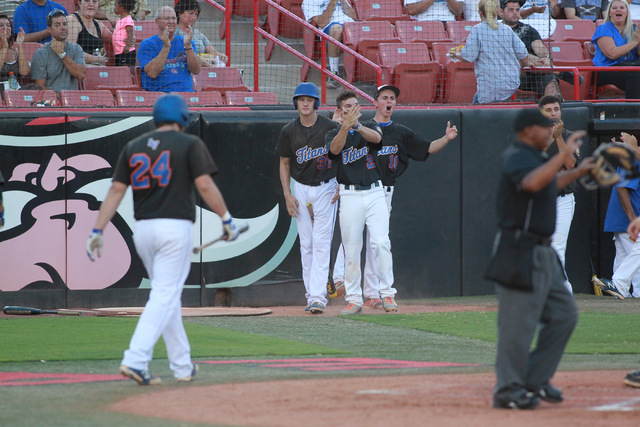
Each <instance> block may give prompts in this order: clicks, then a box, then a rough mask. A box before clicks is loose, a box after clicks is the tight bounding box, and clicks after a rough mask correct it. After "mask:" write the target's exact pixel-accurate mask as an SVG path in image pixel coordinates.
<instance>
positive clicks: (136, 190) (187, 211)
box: [113, 130, 218, 221]
mask: <svg viewBox="0 0 640 427" xmlns="http://www.w3.org/2000/svg"><path fill="white" fill-rule="evenodd" d="M216 172H218V168H217V167H216V165H215V163H214V161H213V159H212V158H211V154H209V150H207V147H206V146H205V145H204V142H202V140H201V139H200V138H198V137H196V136H193V135H189V134H186V133H183V132H177V131H157V130H154V131H152V132H148V133H146V134H144V135H141V136H139V137H138V138H136V139H134V140H132V141H130V142H129V143H128V144H127V145H126V146H125V147H124V149H123V150H122V153H120V158H119V159H118V163H117V165H116V171H115V173H114V176H113V180H114V181H117V182H122V183H123V184H126V185H131V188H132V189H133V202H134V210H135V218H136V219H137V220H140V219H153V218H174V219H188V220H191V221H195V218H196V211H195V204H196V196H195V193H196V189H195V185H194V180H195V179H196V178H198V177H199V176H202V175H213V174H215V173H216Z"/></svg>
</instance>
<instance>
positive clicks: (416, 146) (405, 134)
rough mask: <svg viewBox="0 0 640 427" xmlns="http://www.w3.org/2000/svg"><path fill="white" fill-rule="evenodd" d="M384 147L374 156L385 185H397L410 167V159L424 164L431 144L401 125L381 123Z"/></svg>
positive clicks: (376, 151) (377, 149)
mask: <svg viewBox="0 0 640 427" xmlns="http://www.w3.org/2000/svg"><path fill="white" fill-rule="evenodd" d="M380 126H381V127H382V146H381V147H380V146H376V147H375V151H374V152H373V153H374V156H375V160H376V164H377V165H378V169H379V171H380V177H381V179H382V184H383V185H389V186H391V185H395V184H396V179H397V178H398V177H399V176H400V175H402V174H403V173H404V171H406V170H407V168H408V167H409V159H411V160H416V161H419V162H424V161H425V160H427V158H428V157H429V147H430V146H431V142H430V141H427V140H426V139H424V138H422V137H421V136H420V135H418V134H416V133H415V132H414V131H412V130H411V129H409V128H408V127H406V126H403V125H401V124H398V123H395V122H393V121H392V122H390V123H388V124H386V123H381V124H380Z"/></svg>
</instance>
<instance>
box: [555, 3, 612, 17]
mask: <svg viewBox="0 0 640 427" xmlns="http://www.w3.org/2000/svg"><path fill="white" fill-rule="evenodd" d="M607 3H608V0H595V1H594V0H563V1H562V10H563V11H564V14H565V16H566V17H567V19H587V20H589V21H593V22H595V21H597V20H598V19H600V18H602V11H603V10H606V9H607Z"/></svg>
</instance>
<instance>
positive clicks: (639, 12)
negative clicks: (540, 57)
mask: <svg viewBox="0 0 640 427" xmlns="http://www.w3.org/2000/svg"><path fill="white" fill-rule="evenodd" d="M1 10H2V8H0V11H1ZM629 15H631V20H632V21H637V20H640V0H633V1H632V2H631V3H629Z"/></svg>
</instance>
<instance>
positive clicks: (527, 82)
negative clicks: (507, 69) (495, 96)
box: [518, 72, 555, 95]
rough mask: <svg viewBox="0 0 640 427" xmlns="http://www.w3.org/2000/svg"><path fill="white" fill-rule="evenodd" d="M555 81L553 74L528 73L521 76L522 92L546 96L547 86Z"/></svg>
mask: <svg viewBox="0 0 640 427" xmlns="http://www.w3.org/2000/svg"><path fill="white" fill-rule="evenodd" d="M553 80H555V76H554V75H553V73H546V74H543V73H528V72H523V73H522V74H520V87H519V88H518V89H520V90H528V91H534V92H536V93H537V94H539V95H542V94H544V90H545V89H546V87H547V85H548V84H549V83H550V82H552V81H553Z"/></svg>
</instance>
